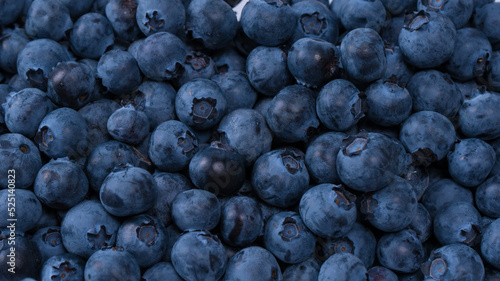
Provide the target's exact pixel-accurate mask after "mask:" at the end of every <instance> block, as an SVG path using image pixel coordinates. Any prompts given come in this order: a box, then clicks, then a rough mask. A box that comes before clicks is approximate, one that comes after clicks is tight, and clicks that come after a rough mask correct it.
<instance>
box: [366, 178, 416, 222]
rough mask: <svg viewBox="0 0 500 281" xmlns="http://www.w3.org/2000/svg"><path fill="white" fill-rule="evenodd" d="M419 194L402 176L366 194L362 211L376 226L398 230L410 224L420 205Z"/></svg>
mask: <svg viewBox="0 0 500 281" xmlns="http://www.w3.org/2000/svg"><path fill="white" fill-rule="evenodd" d="M417 204H418V202H417V196H416V195H415V192H413V188H412V186H411V185H410V183H409V182H408V181H406V180H404V179H402V178H400V177H395V178H394V180H393V181H392V182H391V183H390V184H389V185H387V186H386V187H384V188H382V189H380V190H378V191H375V193H373V194H371V195H365V198H364V199H363V200H362V201H361V213H363V214H364V215H365V217H366V218H367V220H368V221H369V222H370V223H371V224H372V225H373V226H374V227H376V228H378V229H380V230H382V231H385V232H396V231H399V230H402V229H403V228H405V227H407V226H408V225H410V223H411V222H412V220H413V217H414V216H415V213H416V211H417V207H418V205H417Z"/></svg>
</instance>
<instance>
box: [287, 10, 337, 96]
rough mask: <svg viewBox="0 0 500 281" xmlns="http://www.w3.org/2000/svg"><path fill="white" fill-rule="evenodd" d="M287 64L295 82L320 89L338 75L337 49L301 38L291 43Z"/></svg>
mask: <svg viewBox="0 0 500 281" xmlns="http://www.w3.org/2000/svg"><path fill="white" fill-rule="evenodd" d="M304 3H305V2H304ZM287 64H288V69H289V70H290V73H291V74H292V75H293V76H294V77H295V79H296V80H297V82H298V83H299V84H301V85H305V86H307V87H311V88H318V87H322V86H323V85H325V84H326V83H328V82H330V81H331V80H332V79H334V78H336V77H337V76H339V74H340V67H339V64H340V54H339V50H338V48H337V47H336V46H335V45H334V44H332V43H330V42H328V41H324V40H322V39H318V38H302V39H299V40H297V41H296V42H295V43H293V45H292V47H291V48H290V50H289V51H288V58H287Z"/></svg>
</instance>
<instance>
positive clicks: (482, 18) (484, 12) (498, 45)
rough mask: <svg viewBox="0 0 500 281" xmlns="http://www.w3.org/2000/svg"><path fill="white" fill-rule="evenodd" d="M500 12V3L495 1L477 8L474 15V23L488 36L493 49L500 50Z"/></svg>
mask: <svg viewBox="0 0 500 281" xmlns="http://www.w3.org/2000/svg"><path fill="white" fill-rule="evenodd" d="M499 12H500V4H499V3H496V2H493V3H488V4H486V5H484V6H482V7H480V8H477V9H476V12H475V15H474V25H475V26H476V28H478V29H479V30H481V31H482V32H483V33H484V35H486V37H488V40H489V41H490V43H491V46H492V47H493V50H497V51H498V50H500V30H499V28H498V21H497V20H498V13H499Z"/></svg>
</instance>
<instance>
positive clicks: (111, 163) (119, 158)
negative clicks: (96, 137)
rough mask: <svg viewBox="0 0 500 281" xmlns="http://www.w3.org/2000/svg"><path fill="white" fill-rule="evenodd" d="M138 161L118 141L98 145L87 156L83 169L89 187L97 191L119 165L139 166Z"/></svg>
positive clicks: (133, 154) (133, 153)
mask: <svg viewBox="0 0 500 281" xmlns="http://www.w3.org/2000/svg"><path fill="white" fill-rule="evenodd" d="M139 161H140V158H139V156H138V155H137V154H136V152H135V151H134V150H133V149H132V147H131V146H129V145H127V144H124V143H121V142H118V141H108V142H104V143H101V144H99V145H98V146H96V147H95V148H94V150H92V153H91V154H90V155H89V157H88V160H87V166H86V168H85V171H86V174H87V177H88V180H89V184H90V187H92V189H94V190H95V191H99V190H100V189H101V184H102V182H103V181H104V179H105V178H106V177H107V176H108V174H109V173H111V172H112V171H113V169H114V168H115V167H117V166H118V165H120V164H132V165H139Z"/></svg>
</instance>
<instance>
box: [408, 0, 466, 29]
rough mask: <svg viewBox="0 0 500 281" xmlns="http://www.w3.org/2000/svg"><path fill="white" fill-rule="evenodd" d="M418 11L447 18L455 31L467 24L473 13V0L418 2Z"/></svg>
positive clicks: (421, 0) (419, 0)
mask: <svg viewBox="0 0 500 281" xmlns="http://www.w3.org/2000/svg"><path fill="white" fill-rule="evenodd" d="M417 9H418V10H425V11H433V12H437V13H439V14H441V15H443V16H447V17H448V18H449V19H450V20H451V21H452V22H453V24H454V25H455V27H456V28H457V29H459V28H461V27H463V26H464V25H466V24H467V22H468V21H469V19H470V17H471V16H472V12H474V0H455V1H443V3H440V2H439V1H435V0H418V2H417Z"/></svg>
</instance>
